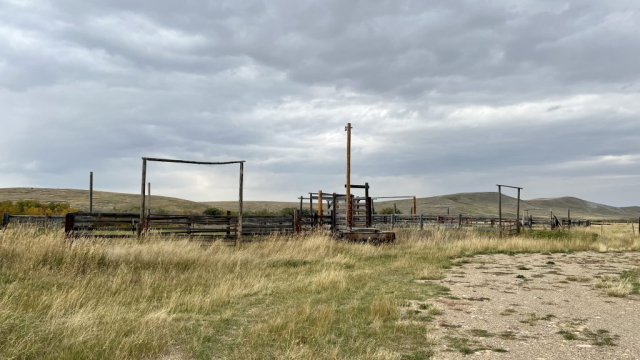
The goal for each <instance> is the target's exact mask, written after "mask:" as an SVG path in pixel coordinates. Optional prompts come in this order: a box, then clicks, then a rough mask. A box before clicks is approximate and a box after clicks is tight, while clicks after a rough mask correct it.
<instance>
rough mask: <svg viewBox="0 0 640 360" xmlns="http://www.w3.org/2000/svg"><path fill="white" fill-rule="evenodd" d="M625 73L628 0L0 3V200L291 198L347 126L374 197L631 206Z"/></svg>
mask: <svg viewBox="0 0 640 360" xmlns="http://www.w3.org/2000/svg"><path fill="white" fill-rule="evenodd" d="M639 80H640V2H638V0H607V1H602V0H571V1H559V0H548V1H547V0H487V1H470V0H469V1H461V0H432V1H402V0H391V1H345V0H333V1H326V0H325V1H306V0H289V1H268V2H267V1H240V0H232V1H221V0H216V1H204V0H197V1H196V0H193V1H174V0H136V1H130V0H75V1H73V0H55V1H46V0H33V1H31V0H0V109H1V111H2V115H1V116H0V135H1V143H2V147H1V149H2V151H0V187H25V186H26V187H31V186H33V187H58V188H87V187H88V177H89V176H88V173H89V171H94V172H95V179H96V180H95V186H96V189H99V190H107V191H122V192H133V193H135V192H139V191H140V167H141V160H140V158H141V157H142V156H150V157H151V156H155V157H168V158H177V159H191V160H203V161H225V160H246V161H247V163H246V165H245V185H246V187H245V199H248V200H291V201H295V198H296V197H298V196H300V194H302V193H308V192H309V191H316V190H318V189H322V190H323V191H326V192H335V191H343V188H344V183H345V162H346V159H345V158H346V156H345V153H346V133H345V132H344V126H345V125H346V123H347V122H351V123H352V124H353V127H354V129H353V156H352V168H353V172H352V181H353V183H364V182H365V181H368V182H369V183H370V184H371V186H372V194H373V195H375V196H385V195H418V196H421V197H422V196H434V195H440V194H446V193H458V192H472V191H495V190H496V188H495V184H496V183H507V184H513V185H519V186H522V187H524V188H525V189H524V190H523V197H524V198H537V197H559V196H576V197H580V198H584V199H587V200H591V201H596V202H602V203H606V204H610V205H617V206H627V205H640V191H639V190H640V167H639V165H640V82H639ZM237 171H238V169H237V167H236V166H233V167H229V166H227V167H224V168H223V167H215V168H212V167H208V168H205V167H197V166H176V165H171V166H163V165H162V164H151V165H150V168H149V181H151V183H152V187H153V190H154V193H155V194H158V195H167V196H176V197H182V198H187V199H191V200H200V201H204V200H231V199H235V198H236V197H237ZM508 194H509V193H508Z"/></svg>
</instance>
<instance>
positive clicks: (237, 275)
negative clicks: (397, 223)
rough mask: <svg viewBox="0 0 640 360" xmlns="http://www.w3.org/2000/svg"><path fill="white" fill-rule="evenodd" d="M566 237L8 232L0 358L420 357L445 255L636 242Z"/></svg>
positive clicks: (3, 245) (426, 347)
mask: <svg viewBox="0 0 640 360" xmlns="http://www.w3.org/2000/svg"><path fill="white" fill-rule="evenodd" d="M624 230H627V229H626V227H625V228H624ZM552 234H565V233H552ZM609 234H610V235H609ZM565 235H566V236H563V237H562V238H561V239H556V240H551V239H549V238H544V237H536V238H529V237H527V236H524V237H521V238H508V239H496V238H493V237H490V236H488V235H481V234H478V233H470V232H464V231H446V230H440V231H422V232H416V231H404V232H400V233H399V234H398V236H399V238H398V241H397V243H396V244H395V245H389V246H379V247H375V246H370V245H361V244H346V243H342V242H336V241H335V240H333V239H331V238H328V237H325V236H322V235H312V236H308V237H302V238H298V239H295V241H286V239H271V241H266V242H259V243H251V244H246V245H245V246H244V247H243V248H241V249H234V248H231V247H228V246H226V245H225V244H222V243H214V244H212V245H211V247H202V246H201V244H199V243H196V242H178V241H164V240H161V239H156V238H147V239H146V240H145V241H144V242H140V241H139V240H137V239H134V240H132V239H109V240H86V239H78V240H76V241H75V242H74V244H73V246H69V243H68V242H67V241H66V240H65V238H64V234H62V233H61V232H55V233H38V232H30V231H25V230H12V229H9V230H6V231H4V232H0V259H2V261H1V262H0V358H56V359H82V358H95V359H100V358H120V359H125V358H136V359H137V358H162V359H182V358H185V359H189V358H202V359H211V358H228V359H281V358H291V359H293V358H295V359H336V358H339V359H363V358H365V359H399V358H406V359H426V358H429V357H430V355H431V354H432V351H433V349H434V348H435V346H436V345H434V338H433V336H431V335H430V331H431V330H430V329H433V327H434V326H435V325H433V324H434V323H435V322H437V321H438V320H437V314H438V313H439V311H436V312H429V311H428V310H426V311H419V310H418V309H421V308H424V309H431V308H433V306H438V305H437V304H438V302H436V301H435V300H436V298H438V297H447V296H448V294H447V289H446V288H444V287H442V286H440V285H437V284H434V283H432V282H430V281H429V280H434V279H439V278H441V277H442V276H443V272H444V271H446V269H447V268H449V267H451V266H452V265H454V263H453V261H452V259H453V258H455V257H457V256H465V255H473V254H478V253H518V252H546V251H549V252H565V251H578V250H598V251H607V250H611V251H617V250H620V251H622V250H636V251H637V250H639V249H640V242H638V241H637V240H635V239H636V238H634V237H631V236H630V230H629V231H627V233H624V234H623V233H613V232H611V231H609V232H607V233H606V234H605V236H604V237H600V238H594V237H593V236H592V235H591V234H589V233H588V232H587V231H584V230H574V231H573V232H571V233H566V234H565ZM417 280H420V281H417ZM408 306H409V307H408Z"/></svg>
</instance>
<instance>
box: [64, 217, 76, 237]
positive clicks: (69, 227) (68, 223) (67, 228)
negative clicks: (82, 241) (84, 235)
mask: <svg viewBox="0 0 640 360" xmlns="http://www.w3.org/2000/svg"><path fill="white" fill-rule="evenodd" d="M74 222H75V214H73V213H68V214H67V215H65V217H64V233H65V234H66V236H67V237H69V236H71V235H72V234H73V225H74V224H73V223H74Z"/></svg>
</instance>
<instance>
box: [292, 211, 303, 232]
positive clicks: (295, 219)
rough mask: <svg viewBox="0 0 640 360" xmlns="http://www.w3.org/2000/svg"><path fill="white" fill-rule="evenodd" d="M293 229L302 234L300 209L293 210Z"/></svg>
mask: <svg viewBox="0 0 640 360" xmlns="http://www.w3.org/2000/svg"><path fill="white" fill-rule="evenodd" d="M293 229H294V232H295V233H296V234H300V230H301V229H300V211H299V210H295V211H294V212H293Z"/></svg>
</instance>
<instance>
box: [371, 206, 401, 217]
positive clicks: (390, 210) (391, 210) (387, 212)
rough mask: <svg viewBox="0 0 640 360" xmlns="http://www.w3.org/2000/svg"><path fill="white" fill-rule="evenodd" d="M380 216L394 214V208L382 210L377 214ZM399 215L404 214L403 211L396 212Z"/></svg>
mask: <svg viewBox="0 0 640 360" xmlns="http://www.w3.org/2000/svg"><path fill="white" fill-rule="evenodd" d="M377 213H378V214H382V215H389V214H393V208H390V207H388V208H384V209H382V210H380V211H379V212H377ZM397 214H402V211H400V210H396V215H397Z"/></svg>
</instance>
